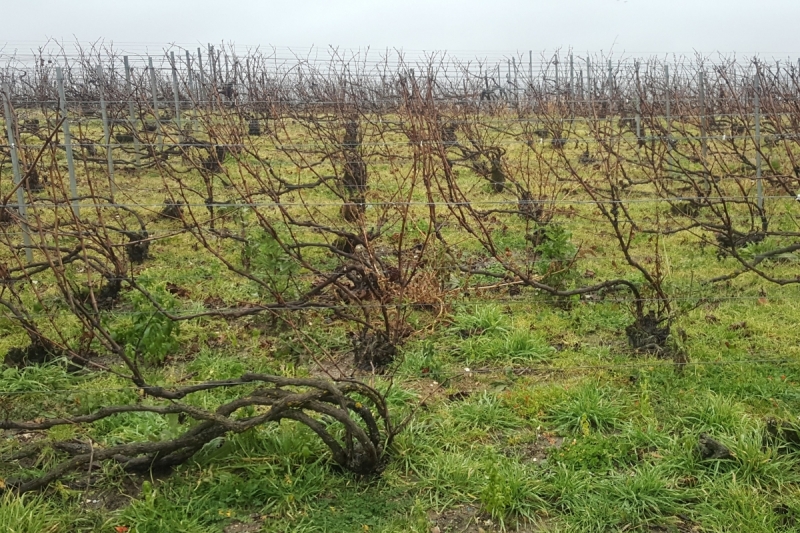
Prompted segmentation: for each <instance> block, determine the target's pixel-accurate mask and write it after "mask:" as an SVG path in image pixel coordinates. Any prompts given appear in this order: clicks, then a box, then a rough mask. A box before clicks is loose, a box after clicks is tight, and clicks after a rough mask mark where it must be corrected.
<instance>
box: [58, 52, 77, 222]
mask: <svg viewBox="0 0 800 533" xmlns="http://www.w3.org/2000/svg"><path fill="white" fill-rule="evenodd" d="M56 83H57V84H58V102H59V109H60V110H61V119H62V120H63V122H62V123H61V127H62V129H63V131H64V149H65V150H66V152H67V172H68V173H69V193H70V195H71V196H72V198H70V202H71V204H72V212H73V213H74V214H75V216H76V217H78V216H80V214H81V208H80V204H79V203H78V184H77V181H76V180H75V158H74V156H73V153H72V136H71V135H70V132H69V117H68V116H67V97H66V96H65V95H64V72H63V71H62V70H61V67H56Z"/></svg>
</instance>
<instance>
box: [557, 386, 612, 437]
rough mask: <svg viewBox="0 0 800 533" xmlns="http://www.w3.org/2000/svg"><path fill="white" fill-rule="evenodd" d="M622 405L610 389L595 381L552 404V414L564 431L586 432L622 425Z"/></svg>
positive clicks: (586, 433) (584, 433)
mask: <svg viewBox="0 0 800 533" xmlns="http://www.w3.org/2000/svg"><path fill="white" fill-rule="evenodd" d="M621 417H622V409H621V408H620V406H619V404H618V403H617V402H616V401H614V400H613V399H612V398H611V397H610V395H609V393H608V392H607V391H605V390H603V389H601V388H599V387H598V386H597V385H596V384H594V383H586V384H584V385H582V386H580V387H579V388H577V389H575V390H573V391H572V393H571V394H569V395H567V396H566V397H565V398H564V399H563V400H562V401H561V402H559V403H557V404H555V405H554V406H552V407H551V408H550V410H549V413H548V418H549V419H550V420H551V421H552V422H554V423H555V424H556V425H557V426H558V427H559V429H561V430H562V431H568V432H572V433H580V434H582V435H584V436H586V435H588V434H590V433H591V432H592V431H593V430H597V431H603V430H606V429H611V428H614V427H616V426H617V425H619V422H620V418H621Z"/></svg>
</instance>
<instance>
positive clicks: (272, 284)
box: [242, 227, 299, 299]
mask: <svg viewBox="0 0 800 533" xmlns="http://www.w3.org/2000/svg"><path fill="white" fill-rule="evenodd" d="M242 262H243V263H244V266H245V267H246V268H247V269H248V271H249V272H250V273H251V274H253V275H254V276H255V277H256V278H258V279H259V280H260V281H261V282H262V283H263V285H259V292H260V293H261V295H262V296H270V297H272V298H275V297H276V296H278V295H280V297H282V298H284V299H292V298H293V297H295V296H296V295H297V290H296V286H295V285H294V278H295V275H296V274H297V272H298V271H299V266H298V264H297V262H296V261H295V260H294V259H293V258H292V257H291V256H289V254H287V253H286V251H285V250H284V249H283V248H282V247H281V245H280V243H279V242H278V240H277V239H276V238H275V236H273V235H272V234H271V233H269V232H268V231H265V230H264V229H263V228H261V227H256V228H253V229H251V230H250V231H248V232H247V244H245V246H244V249H243V251H242Z"/></svg>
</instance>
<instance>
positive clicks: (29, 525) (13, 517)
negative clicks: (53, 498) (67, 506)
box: [0, 491, 69, 533]
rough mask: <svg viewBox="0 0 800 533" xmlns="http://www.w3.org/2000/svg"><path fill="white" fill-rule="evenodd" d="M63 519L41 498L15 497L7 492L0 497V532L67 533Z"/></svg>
mask: <svg viewBox="0 0 800 533" xmlns="http://www.w3.org/2000/svg"><path fill="white" fill-rule="evenodd" d="M64 518H65V517H63V516H58V513H57V512H56V511H55V509H54V508H53V507H52V506H51V504H50V503H48V502H47V501H45V500H43V499H42V498H41V497H31V496H28V495H23V496H16V495H15V494H14V493H13V492H11V491H8V492H6V493H5V494H3V495H2V496H0V531H7V532H8V533H59V532H61V531H64V532H65V531H67V530H68V529H69V528H68V527H67V525H66V524H67V523H68V522H67V521H65V520H64Z"/></svg>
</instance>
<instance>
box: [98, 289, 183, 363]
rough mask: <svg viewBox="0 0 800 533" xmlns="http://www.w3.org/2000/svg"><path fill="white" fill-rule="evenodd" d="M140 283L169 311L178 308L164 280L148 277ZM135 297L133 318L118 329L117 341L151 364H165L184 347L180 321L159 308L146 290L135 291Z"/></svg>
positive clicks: (133, 300)
mask: <svg viewBox="0 0 800 533" xmlns="http://www.w3.org/2000/svg"><path fill="white" fill-rule="evenodd" d="M139 283H140V284H141V285H142V286H143V287H144V288H145V290H147V291H148V292H149V293H150V296H151V297H152V298H153V299H154V300H155V301H156V302H157V303H158V305H159V306H161V308H162V309H165V310H166V311H168V312H172V311H174V310H175V309H176V307H177V302H176V300H175V297H174V296H172V295H171V294H170V293H169V292H167V290H166V288H165V286H164V284H163V283H159V284H154V283H150V282H149V281H148V280H147V279H141V280H140V281H139ZM131 299H132V303H133V308H134V311H133V313H131V320H130V322H128V323H125V324H123V325H122V326H121V327H117V328H114V330H113V331H114V340H115V341H116V342H118V343H120V344H121V345H123V346H125V350H126V351H127V352H128V353H129V354H130V355H131V356H134V357H137V358H138V357H140V356H141V357H142V358H143V359H144V360H145V362H148V363H151V364H160V363H163V362H164V359H165V358H166V357H167V355H169V354H171V353H173V352H174V351H175V350H177V349H178V347H179V346H180V343H179V342H178V339H177V337H176V335H177V334H178V323H177V322H175V321H174V320H171V319H170V318H169V317H168V316H167V315H165V314H164V313H162V312H161V311H159V310H158V308H156V306H154V305H153V304H152V302H151V301H150V300H149V299H147V298H146V297H145V296H144V295H143V294H142V293H140V292H134V293H133V294H132V296H131Z"/></svg>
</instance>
